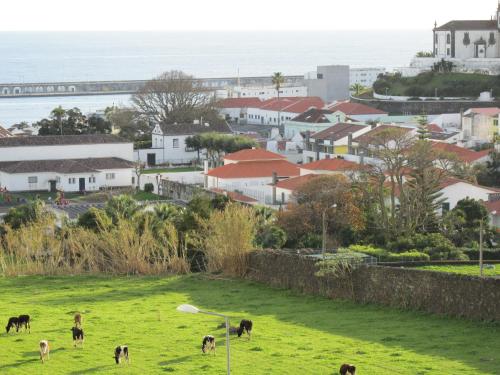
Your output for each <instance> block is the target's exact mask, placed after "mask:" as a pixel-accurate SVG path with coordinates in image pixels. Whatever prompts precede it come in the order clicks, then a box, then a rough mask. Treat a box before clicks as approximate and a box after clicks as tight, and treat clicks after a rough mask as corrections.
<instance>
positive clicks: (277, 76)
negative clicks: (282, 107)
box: [272, 72, 285, 127]
mask: <svg viewBox="0 0 500 375" xmlns="http://www.w3.org/2000/svg"><path fill="white" fill-rule="evenodd" d="M272 80H273V85H274V87H276V91H277V93H278V101H279V99H280V89H281V85H282V84H283V83H285V77H284V76H283V74H282V73H281V72H276V73H274V74H273V75H272ZM280 120H281V112H280V111H278V127H279V126H280Z"/></svg>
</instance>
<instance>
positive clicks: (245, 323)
mask: <svg viewBox="0 0 500 375" xmlns="http://www.w3.org/2000/svg"><path fill="white" fill-rule="evenodd" d="M252 327H253V323H252V321H251V320H246V319H243V320H242V321H241V322H240V328H238V330H237V333H238V337H241V335H242V334H243V331H246V333H247V334H248V339H250V338H251V337H252Z"/></svg>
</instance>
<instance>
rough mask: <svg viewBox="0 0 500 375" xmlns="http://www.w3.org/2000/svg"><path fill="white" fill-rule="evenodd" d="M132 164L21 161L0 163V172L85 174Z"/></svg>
mask: <svg viewBox="0 0 500 375" xmlns="http://www.w3.org/2000/svg"><path fill="white" fill-rule="evenodd" d="M133 166H134V165H133V163H132V162H130V161H127V160H123V159H119V158H88V159H59V160H23V161H4V162H0V171H2V172H5V173H9V174H15V173H34V172H55V173H85V172H96V171H98V170H103V169H129V168H133Z"/></svg>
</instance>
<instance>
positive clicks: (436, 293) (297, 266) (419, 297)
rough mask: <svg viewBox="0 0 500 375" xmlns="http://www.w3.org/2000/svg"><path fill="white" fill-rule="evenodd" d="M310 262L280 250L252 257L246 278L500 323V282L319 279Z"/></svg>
mask: <svg viewBox="0 0 500 375" xmlns="http://www.w3.org/2000/svg"><path fill="white" fill-rule="evenodd" d="M317 270H318V267H317V264H316V261H315V260H314V259H311V258H308V257H305V256H299V255H295V254H289V253H284V252H280V251H259V252H254V253H252V254H251V256H250V264H249V270H248V274H247V277H248V278H249V279H250V280H253V281H257V282H262V283H265V284H268V285H270V286H273V287H278V288H287V289H291V290H294V291H297V292H300V293H306V294H313V295H320V296H325V297H328V298H332V299H348V300H352V301H355V302H357V303H375V304H381V305H386V306H392V307H396V308H402V309H408V310H419V311H425V312H429V313H436V314H446V315H450V316H455V317H464V318H470V319H479V320H496V321H500V279H495V278H479V277H472V276H462V275H454V274H447V273H441V272H433V271H425V270H417V269H407V268H397V267H385V266H364V267H361V268H358V269H356V270H354V271H353V273H352V274H351V276H350V277H343V278H338V277H334V276H325V277H318V276H316V275H315V273H316V271H317Z"/></svg>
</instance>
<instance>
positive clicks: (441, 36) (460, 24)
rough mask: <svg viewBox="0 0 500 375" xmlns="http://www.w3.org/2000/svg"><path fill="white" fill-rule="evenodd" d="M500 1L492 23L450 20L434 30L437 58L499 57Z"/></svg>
mask: <svg viewBox="0 0 500 375" xmlns="http://www.w3.org/2000/svg"><path fill="white" fill-rule="evenodd" d="M499 38H500V2H499V4H498V7H497V10H496V12H495V16H494V17H491V19H489V20H469V21H450V22H448V23H446V24H444V25H442V26H439V27H437V24H436V27H435V28H434V56H435V57H438V58H444V59H448V58H451V59H471V58H475V59H496V58H500V41H499Z"/></svg>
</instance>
